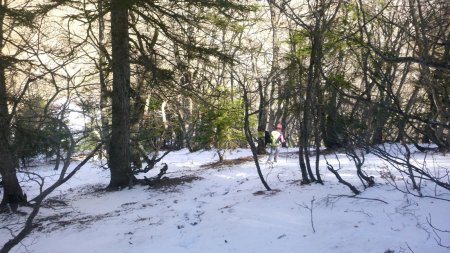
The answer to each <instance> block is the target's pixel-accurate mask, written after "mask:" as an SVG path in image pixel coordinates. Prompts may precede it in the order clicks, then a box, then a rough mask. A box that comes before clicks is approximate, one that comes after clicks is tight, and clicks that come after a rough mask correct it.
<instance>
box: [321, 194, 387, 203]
mask: <svg viewBox="0 0 450 253" xmlns="http://www.w3.org/2000/svg"><path fill="white" fill-rule="evenodd" d="M328 196H331V197H336V198H339V197H347V198H354V199H364V200H373V201H380V202H383V203H385V204H389V203H388V202H386V201H384V200H381V199H376V198H364V197H357V196H356V195H344V194H341V195H328Z"/></svg>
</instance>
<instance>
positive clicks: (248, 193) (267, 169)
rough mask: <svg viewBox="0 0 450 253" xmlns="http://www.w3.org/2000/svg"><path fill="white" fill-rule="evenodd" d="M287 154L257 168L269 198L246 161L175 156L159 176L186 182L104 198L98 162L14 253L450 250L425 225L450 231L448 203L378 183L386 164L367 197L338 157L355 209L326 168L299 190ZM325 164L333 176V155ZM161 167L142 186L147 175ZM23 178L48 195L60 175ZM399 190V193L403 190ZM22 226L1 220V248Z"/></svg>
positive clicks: (437, 161)
mask: <svg viewBox="0 0 450 253" xmlns="http://www.w3.org/2000/svg"><path fill="white" fill-rule="evenodd" d="M289 151H291V152H289V153H288V152H287V150H283V151H282V153H281V157H280V158H279V162H278V163H276V164H274V165H273V166H270V165H269V164H267V163H266V162H265V161H266V159H267V157H261V158H260V162H261V166H262V171H263V174H264V176H265V178H266V180H267V182H268V184H269V186H270V187H271V188H272V189H273V191H271V192H267V191H265V189H264V187H263V185H262V184H261V181H260V180H259V178H258V174H257V171H256V168H255V164H254V163H253V161H249V162H244V163H241V164H237V165H226V166H220V167H217V166H216V167H214V168H208V167H205V166H201V165H206V164H209V163H212V162H216V161H217V160H218V157H217V156H216V155H215V152H214V151H200V152H195V153H189V152H188V151H187V150H180V151H174V152H171V153H170V154H169V155H167V156H166V157H165V158H164V159H163V162H165V163H167V164H168V167H169V170H168V173H167V174H166V175H165V176H166V177H168V178H170V179H176V178H182V179H185V181H184V182H183V183H178V184H175V183H174V184H167V185H165V186H161V187H153V188H149V187H146V186H134V187H133V188H132V189H128V188H126V189H123V190H121V191H116V192H107V191H104V190H103V189H104V188H105V187H106V186H107V185H108V183H109V171H108V170H105V169H102V168H101V166H100V162H99V161H98V160H94V161H92V162H90V163H88V164H87V165H85V166H84V167H83V168H82V169H81V170H80V171H79V172H78V174H76V176H75V177H74V178H72V179H71V180H69V181H68V182H67V183H66V184H64V185H62V186H61V187H60V188H58V189H57V190H56V191H54V193H53V194H52V195H51V196H50V197H49V199H48V201H47V202H46V207H45V208H43V209H41V212H40V214H39V215H38V217H37V219H36V220H35V222H37V223H38V225H37V227H36V228H35V230H34V231H33V232H32V233H31V234H30V235H29V236H28V237H27V238H26V239H25V240H24V241H23V242H22V243H21V244H20V245H18V246H16V247H15V248H14V249H13V250H12V251H11V252H32V253H72V252H74V253H75V252H76V253H78V252H83V253H88V252H92V253H94V252H95V253H98V252H108V253H133V252H152V253H158V252H161V253H163V252H164V253H166V252H167V253H169V252H170V253H177V252H196V253H201V252H208V253H210V252H214V253H218V252H243V253H252V252H258V253H264V252H268V253H269V252H270V253H283V252H301V253H327V252H330V253H345V252H348V253H356V252H358V253H359V252H363V253H375V252H376V253H384V252H386V251H388V250H390V252H396V253H400V252H414V253H428V252H430V253H448V252H450V248H445V247H442V246H439V245H438V242H440V243H441V244H443V245H446V246H450V233H448V232H447V233H445V232H440V231H437V230H435V229H433V228H432V227H431V226H430V222H431V224H432V225H433V226H434V227H435V228H438V229H441V230H443V231H449V230H450V219H449V210H450V202H448V201H443V200H438V199H434V198H426V197H424V198H419V197H415V196H413V195H410V194H404V193H402V192H400V191H398V190H396V189H394V187H393V186H391V185H390V184H388V183H387V182H386V181H385V180H384V179H383V178H382V177H381V176H380V175H381V174H380V171H383V170H386V169H388V168H390V167H389V165H388V164H386V163H385V162H383V161H382V160H380V159H378V158H376V157H375V156H373V155H370V154H369V155H367V156H366V163H365V164H364V169H365V171H366V172H367V173H368V174H369V175H372V176H374V177H375V180H376V185H375V186H374V187H371V188H367V189H365V190H364V189H363V186H362V185H361V182H360V181H359V179H358V178H357V177H356V171H355V167H354V165H353V162H352V161H350V160H348V159H347V158H346V156H345V155H343V154H341V155H338V156H337V157H339V162H340V165H341V167H342V169H341V170H340V174H341V175H342V177H343V178H344V179H345V180H348V181H349V182H351V183H352V184H354V185H355V186H357V187H358V189H360V190H362V191H363V192H362V194H360V195H358V196H357V197H358V198H351V197H350V196H351V195H352V192H351V191H350V190H349V189H348V188H347V187H346V186H344V185H342V184H340V183H338V182H337V180H336V178H335V177H334V175H333V174H331V173H330V172H328V171H327V169H326V165H325V160H323V159H322V160H321V173H322V174H321V176H322V179H323V180H324V181H325V184H324V185H320V184H311V185H301V184H300V179H301V175H300V170H299V165H298V157H296V156H294V155H293V153H292V151H295V150H294V149H293V148H290V149H289ZM250 155H251V153H250V151H249V150H247V149H238V150H234V151H230V152H228V153H227V155H226V159H235V158H239V157H248V156H250ZM416 158H417V159H418V161H419V162H424V161H426V164H427V166H428V167H429V168H431V169H432V170H433V171H434V172H436V173H438V172H439V173H445V171H446V170H448V168H449V164H450V157H448V156H443V155H438V154H435V155H433V156H431V155H428V156H426V157H425V156H424V155H422V154H416ZM327 159H328V161H329V162H330V163H331V164H333V166H335V168H338V164H339V163H338V161H337V160H336V156H334V155H328V156H327ZM76 164H77V162H74V164H73V165H72V166H75V165H76ZM158 166H160V165H159V164H158V165H157V166H156V168H155V169H154V170H152V171H150V172H149V173H147V175H146V176H147V177H153V176H155V175H156V174H157V173H158V172H159V167H158ZM30 170H32V171H34V172H38V173H40V174H41V175H46V181H45V182H46V183H47V184H48V183H51V181H52V180H54V179H56V178H57V176H58V175H57V172H55V171H53V166H52V165H46V166H38V167H34V168H30ZM20 176H21V177H22V178H21V180H22V181H24V183H23V184H24V190H25V191H26V192H27V194H28V196H29V198H30V197H32V196H33V195H35V194H36V193H37V191H38V190H39V187H38V185H37V184H35V183H32V182H31V181H29V180H28V182H26V181H27V178H28V177H26V176H25V175H24V174H20ZM397 176H398V174H397ZM398 185H399V186H400V187H402V188H404V183H403V181H398ZM423 192H424V193H425V194H428V195H434V194H436V193H437V194H439V197H440V198H446V199H450V192H448V191H441V190H440V189H437V188H436V187H435V186H434V185H432V184H431V183H427V184H425V185H424V189H423ZM343 195H345V196H343ZM384 202H387V204H386V203H384ZM20 210H21V211H23V212H29V211H30V209H28V208H25V207H21V208H20ZM24 219H25V217H22V216H20V215H17V214H1V215H0V228H2V229H0V243H1V245H3V244H4V243H5V242H6V241H7V240H9V239H10V238H11V235H10V231H9V230H7V229H5V227H8V228H18V225H17V224H20V222H23V220H24ZM314 231H315V232H314ZM439 240H440V241H439ZM388 252H389V251H388Z"/></svg>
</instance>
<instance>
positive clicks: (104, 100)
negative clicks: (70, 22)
mask: <svg viewBox="0 0 450 253" xmlns="http://www.w3.org/2000/svg"><path fill="white" fill-rule="evenodd" d="M97 8H98V13H99V17H98V47H99V50H98V51H99V66H98V70H99V82H100V122H101V131H100V137H101V138H102V142H104V150H100V155H101V156H102V155H103V152H105V153H106V154H107V153H108V147H109V140H107V139H108V138H109V131H110V129H109V115H108V114H109V101H108V100H109V98H110V96H109V92H108V84H107V82H106V76H107V64H108V63H107V62H106V55H105V52H104V51H105V50H106V49H105V46H104V43H105V38H104V37H105V36H104V30H105V21H104V18H103V12H104V6H103V0H98V1H97Z"/></svg>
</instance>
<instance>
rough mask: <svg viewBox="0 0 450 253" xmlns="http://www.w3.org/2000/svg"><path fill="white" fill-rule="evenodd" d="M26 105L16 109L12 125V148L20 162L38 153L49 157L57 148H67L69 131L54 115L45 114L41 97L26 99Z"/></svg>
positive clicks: (55, 152) (54, 153)
mask: <svg viewBox="0 0 450 253" xmlns="http://www.w3.org/2000/svg"><path fill="white" fill-rule="evenodd" d="M26 102H27V106H25V107H24V108H21V109H20V110H19V111H18V116H17V119H16V122H15V124H14V125H13V148H14V150H15V151H16V154H17V157H18V158H19V159H20V160H21V161H22V163H25V162H27V161H28V160H30V159H31V158H34V157H36V156H38V155H45V157H46V158H51V157H53V156H54V155H56V154H58V152H59V150H60V149H62V150H66V149H67V148H68V143H69V142H68V138H69V135H70V133H67V131H66V129H64V128H63V127H62V125H61V124H60V120H59V119H57V118H56V116H55V115H53V116H51V115H45V114H44V107H45V103H44V101H43V100H42V99H41V98H33V99H31V100H28V101H26Z"/></svg>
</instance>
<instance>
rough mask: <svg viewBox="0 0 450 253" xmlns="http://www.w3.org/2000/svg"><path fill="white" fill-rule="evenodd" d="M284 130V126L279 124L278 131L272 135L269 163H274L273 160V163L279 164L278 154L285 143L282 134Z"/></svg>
mask: <svg viewBox="0 0 450 253" xmlns="http://www.w3.org/2000/svg"><path fill="white" fill-rule="evenodd" d="M282 129H283V126H282V125H281V123H278V124H277V127H276V129H275V130H273V131H272V132H271V133H270V137H271V143H270V154H269V162H272V159H273V162H277V159H278V153H279V152H280V146H281V144H282V143H284V142H285V140H284V136H283V133H282V132H281V130H282Z"/></svg>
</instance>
